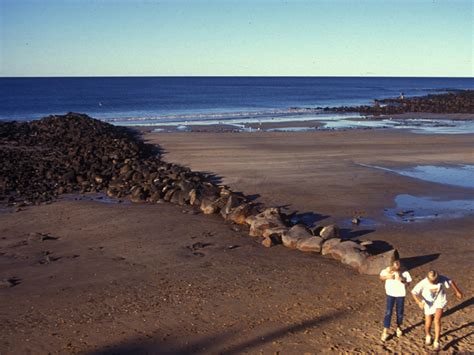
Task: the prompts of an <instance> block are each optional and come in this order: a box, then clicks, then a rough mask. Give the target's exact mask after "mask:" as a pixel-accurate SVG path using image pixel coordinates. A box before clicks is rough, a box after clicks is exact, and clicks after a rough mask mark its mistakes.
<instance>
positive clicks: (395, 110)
mask: <svg viewBox="0 0 474 355" xmlns="http://www.w3.org/2000/svg"><path fill="white" fill-rule="evenodd" d="M324 110H325V111H333V112H360V113H362V114H370V115H393V114H401V113H409V112H425V113H470V114H473V113H474V90H455V91H452V92H448V93H445V94H435V95H426V96H420V97H409V98H407V97H403V95H400V97H398V98H391V99H383V100H374V104H373V105H370V106H369V105H363V106H340V107H327V108H325V109H324Z"/></svg>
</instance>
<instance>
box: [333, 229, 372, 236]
mask: <svg viewBox="0 0 474 355" xmlns="http://www.w3.org/2000/svg"><path fill="white" fill-rule="evenodd" d="M339 232H340V234H341V238H342V239H354V238H359V237H362V236H364V235H367V234H370V233H373V232H375V229H359V230H353V229H348V228H341V229H340V230H339Z"/></svg>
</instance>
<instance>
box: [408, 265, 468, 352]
mask: <svg viewBox="0 0 474 355" xmlns="http://www.w3.org/2000/svg"><path fill="white" fill-rule="evenodd" d="M451 286H452V287H453V290H454V292H455V293H456V297H457V298H458V299H461V298H462V292H461V290H460V289H459V288H458V286H457V285H456V284H455V283H454V281H453V280H450V279H448V278H447V277H446V276H442V275H439V274H438V273H437V272H436V271H435V270H430V271H429V272H428V275H427V277H425V278H424V279H423V280H421V281H420V282H418V283H417V284H416V286H415V287H414V288H413V290H412V291H411V293H412V295H413V298H414V299H415V302H416V303H417V304H418V306H419V307H420V308H421V309H423V310H424V311H425V344H426V345H430V344H431V323H432V322H433V316H434V324H435V326H434V328H435V336H434V341H433V349H434V350H439V348H440V345H439V334H440V332H441V317H442V316H443V309H444V307H446V305H447V304H448V301H447V300H446V289H447V288H450V287H451Z"/></svg>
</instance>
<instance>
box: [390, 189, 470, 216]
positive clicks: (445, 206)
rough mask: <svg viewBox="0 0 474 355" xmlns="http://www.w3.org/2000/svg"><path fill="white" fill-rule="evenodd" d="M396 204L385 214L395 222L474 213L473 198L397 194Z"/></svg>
mask: <svg viewBox="0 0 474 355" xmlns="http://www.w3.org/2000/svg"><path fill="white" fill-rule="evenodd" d="M395 204H396V206H395V207H394V208H389V209H386V210H385V215H386V216H387V217H389V218H390V219H391V220H394V221H396V222H416V221H424V220H433V219H440V218H442V219H454V218H462V217H466V216H471V215H474V199H471V200H443V199H440V198H434V197H418V196H413V195H407V194H403V195H398V196H397V197H396V198H395Z"/></svg>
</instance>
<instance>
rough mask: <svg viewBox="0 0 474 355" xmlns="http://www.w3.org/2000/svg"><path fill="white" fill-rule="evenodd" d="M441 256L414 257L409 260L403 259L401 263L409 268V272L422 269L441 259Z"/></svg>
mask: <svg viewBox="0 0 474 355" xmlns="http://www.w3.org/2000/svg"><path fill="white" fill-rule="evenodd" d="M440 255H441V254H439V253H437V254H428V255H420V256H412V257H409V258H401V259H400V261H401V263H402V264H403V265H404V266H405V268H407V269H408V270H411V269H414V268H417V267H420V266H422V265H425V264H428V263H430V262H432V261H434V260H436V259H438V258H439V256H440Z"/></svg>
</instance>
